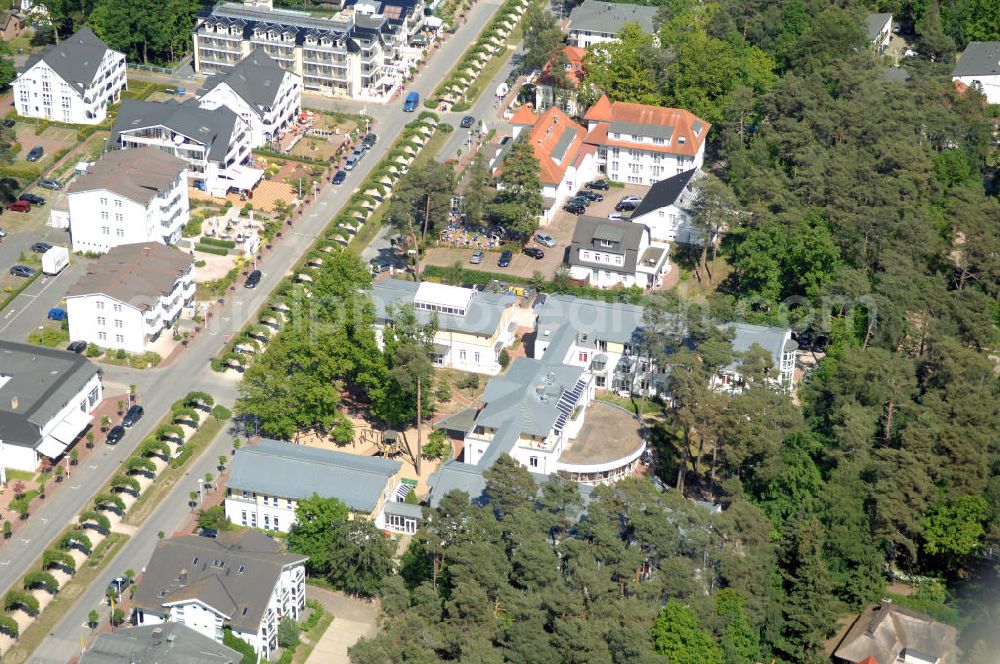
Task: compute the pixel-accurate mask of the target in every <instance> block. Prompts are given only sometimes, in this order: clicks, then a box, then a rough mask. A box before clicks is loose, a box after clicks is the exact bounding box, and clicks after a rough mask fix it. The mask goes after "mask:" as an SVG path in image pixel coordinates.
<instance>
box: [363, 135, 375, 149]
mask: <svg viewBox="0 0 1000 664" xmlns="http://www.w3.org/2000/svg"><path fill="white" fill-rule="evenodd" d="M377 142H378V136H377V135H375V134H365V138H364V140H362V141H361V144H362V145H364V146H365V147H366V148H370V147H372V146H374V145H375V144H376V143H377Z"/></svg>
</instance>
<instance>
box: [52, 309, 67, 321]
mask: <svg viewBox="0 0 1000 664" xmlns="http://www.w3.org/2000/svg"><path fill="white" fill-rule="evenodd" d="M48 318H49V320H66V310H65V309H60V308H59V307H52V308H51V309H49V316H48Z"/></svg>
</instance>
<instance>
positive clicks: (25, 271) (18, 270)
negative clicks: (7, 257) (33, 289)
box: [10, 265, 35, 278]
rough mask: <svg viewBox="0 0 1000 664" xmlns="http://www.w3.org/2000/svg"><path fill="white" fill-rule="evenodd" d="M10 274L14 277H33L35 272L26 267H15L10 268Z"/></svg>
mask: <svg viewBox="0 0 1000 664" xmlns="http://www.w3.org/2000/svg"><path fill="white" fill-rule="evenodd" d="M10 273H11V274H13V275H14V276H15V277H26V278H27V277H33V276H35V270H34V269H32V268H30V267H28V266H27V265H15V266H14V267H12V268H10Z"/></svg>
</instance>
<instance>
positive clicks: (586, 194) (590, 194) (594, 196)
mask: <svg viewBox="0 0 1000 664" xmlns="http://www.w3.org/2000/svg"><path fill="white" fill-rule="evenodd" d="M576 195H577V198H587V199H590V200H592V201H594V202H595V203H600V202H601V201H603V200H604V196H603V195H601V194H599V193H597V192H596V191H591V190H590V189H581V190H580V191H578V192H576Z"/></svg>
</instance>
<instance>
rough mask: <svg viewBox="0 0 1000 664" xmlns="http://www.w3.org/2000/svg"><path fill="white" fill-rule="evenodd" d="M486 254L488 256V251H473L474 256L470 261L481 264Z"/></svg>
mask: <svg viewBox="0 0 1000 664" xmlns="http://www.w3.org/2000/svg"><path fill="white" fill-rule="evenodd" d="M485 256H486V252H485V251H476V252H473V254H472V258H470V259H469V262H470V263H472V264H473V265H479V264H480V263H482V262H483V258H484V257H485Z"/></svg>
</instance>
